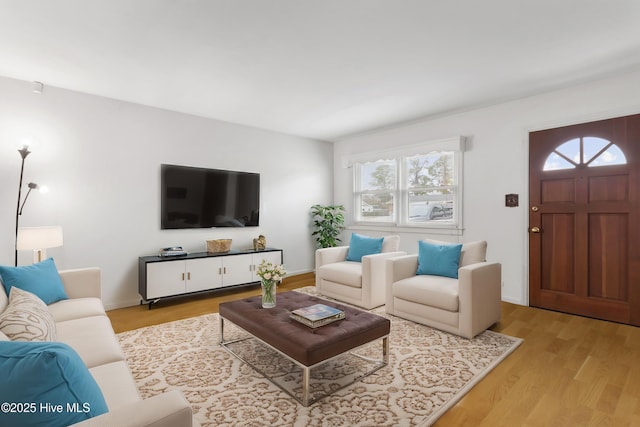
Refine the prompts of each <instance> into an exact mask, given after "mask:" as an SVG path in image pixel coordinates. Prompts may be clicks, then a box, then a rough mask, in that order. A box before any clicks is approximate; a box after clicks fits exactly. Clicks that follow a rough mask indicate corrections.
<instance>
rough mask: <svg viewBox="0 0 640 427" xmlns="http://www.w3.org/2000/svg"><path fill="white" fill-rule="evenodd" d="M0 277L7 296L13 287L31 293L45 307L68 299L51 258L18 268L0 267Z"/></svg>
mask: <svg viewBox="0 0 640 427" xmlns="http://www.w3.org/2000/svg"><path fill="white" fill-rule="evenodd" d="M0 277H1V278H2V284H3V285H4V289H5V291H6V293H7V295H9V291H11V287H12V286H15V287H16V288H20V289H22V290H25V291H27V292H31V293H32V294H34V295H36V296H37V297H38V298H40V299H41V300H42V301H44V303H45V304H47V305H49V304H51V303H54V302H56V301H60V300H63V299H67V298H68V297H67V293H66V292H65V291H64V285H63V284H62V279H60V275H59V274H58V269H57V268H56V264H55V263H54V262H53V258H48V259H45V260H44V261H42V262H39V263H36V264H32V265H25V266H19V267H7V266H4V265H0Z"/></svg>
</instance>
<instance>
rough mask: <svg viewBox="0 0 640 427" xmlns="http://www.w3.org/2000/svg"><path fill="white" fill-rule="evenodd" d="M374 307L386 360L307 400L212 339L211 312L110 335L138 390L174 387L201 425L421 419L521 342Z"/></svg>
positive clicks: (322, 373) (418, 422)
mask: <svg viewBox="0 0 640 427" xmlns="http://www.w3.org/2000/svg"><path fill="white" fill-rule="evenodd" d="M302 291H305V292H308V293H314V289H313V288H304V289H303V290H302ZM373 312H374V313H376V314H379V315H381V316H385V317H388V318H389V319H390V320H391V334H390V343H391V344H390V345H391V349H390V360H389V365H388V366H386V367H384V368H382V369H380V370H378V371H376V372H375V373H373V374H372V375H370V376H368V377H365V378H363V379H362V380H360V381H359V382H356V383H355V384H352V385H350V386H348V387H346V388H344V389H341V390H338V391H336V392H334V393H333V394H331V395H330V396H328V397H325V398H324V399H322V400H320V401H319V402H316V403H314V404H313V405H311V406H309V407H304V406H302V405H300V404H299V403H298V402H296V401H295V400H294V399H293V398H291V397H290V396H289V395H288V394H286V393H285V392H283V391H282V390H280V388H278V387H277V386H275V385H274V384H273V383H271V382H270V381H269V380H267V379H265V378H264V377H263V376H262V375H261V374H259V373H257V372H256V371H255V370H254V369H252V368H251V367H249V366H248V365H246V364H244V363H242V362H241V361H240V360H238V359H237V358H235V357H234V356H232V355H231V354H229V353H228V352H227V351H226V350H224V349H223V348H222V347H220V345H219V344H218V342H219V316H218V314H208V315H204V316H199V317H195V318H191V319H186V320H180V321H176V322H171V323H165V324H161V325H157V326H151V327H147V328H142V329H137V330H134V331H130V332H124V333H121V334H118V338H119V340H120V344H121V345H122V347H123V349H124V352H125V354H126V355H127V361H128V363H129V366H130V367H131V370H132V372H133V375H134V377H135V379H136V382H137V385H138V388H139V390H140V394H141V395H142V397H144V398H146V397H150V396H154V395H156V394H160V393H163V392H165V391H168V390H171V389H179V390H180V391H182V393H183V394H184V396H185V397H186V399H187V400H188V401H189V402H190V403H191V406H192V407H193V410H194V413H195V418H196V419H197V420H198V421H199V422H200V423H201V424H202V426H203V427H205V426H373V425H375V426H429V425H431V424H433V423H434V422H435V421H436V420H437V419H438V417H440V416H441V415H442V414H443V413H444V412H445V411H446V410H447V409H448V408H450V407H451V406H452V405H454V404H455V403H456V402H457V401H458V400H460V398H462V396H464V394H465V393H466V392H467V391H469V390H470V389H471V387H473V385H475V384H476V383H477V382H478V381H480V380H481V379H482V378H483V377H484V376H485V375H486V374H487V373H488V372H489V371H491V369H493V368H494V367H495V366H496V365H497V364H498V363H500V362H501V361H502V360H503V359H504V358H505V357H507V355H509V354H510V353H511V352H512V351H513V350H515V349H516V348H517V347H518V345H520V343H521V341H522V340H520V339H519V338H513V337H509V336H506V335H502V334H499V333H495V332H492V331H485V332H483V333H482V334H480V335H478V336H477V337H475V338H474V339H472V340H467V339H464V338H460V337H458V336H455V335H451V334H448V333H445V332H441V331H438V330H435V329H432V328H429V327H426V326H423V325H418V324H416V323H413V322H410V321H407V320H404V319H400V318H398V317H394V316H387V315H385V314H384V307H381V308H378V309H375V310H373ZM234 336H237V337H240V336H242V331H240V330H238V329H236V328H233V327H232V326H231V324H229V323H225V338H227V339H228V338H233V337H234ZM244 343H245V344H243V345H242V346H244V351H246V352H247V354H246V356H248V355H250V354H253V355H255V357H256V359H255V360H254V362H255V363H256V364H258V365H261V366H262V369H264V370H265V371H267V372H268V373H269V375H270V376H275V377H280V378H282V379H283V380H284V381H285V382H287V381H289V382H292V381H293V382H295V381H296V376H295V375H293V376H292V374H291V370H290V368H291V366H289V365H290V364H287V363H285V360H286V359H284V358H282V357H281V356H279V355H278V354H276V353H275V352H273V351H272V350H270V349H268V348H266V347H265V346H264V345H262V344H259V343H258V342H257V341H256V340H251V341H245V342H244ZM369 347H370V348H369ZM379 347H380V341H376V342H374V343H372V344H370V345H369V346H366V347H364V348H363V349H362V351H363V352H364V353H365V354H366V353H372V354H373V353H375V352H377V353H376V354H379V351H380V350H379ZM242 350H243V349H242V348H239V351H242ZM356 365H357V364H355V365H354V364H353V363H352V362H351V361H349V360H347V359H344V360H341V359H336V360H334V362H333V363H332V365H329V366H325V367H319V368H318V372H317V373H314V374H313V376H314V377H316V379H320V383H322V381H324V383H322V384H323V386H326V387H331V384H332V381H333V380H334V379H335V377H336V376H339V375H336V372H340V373H342V372H345V373H353V372H346V371H349V370H350V367H352V366H356ZM312 372H314V371H312Z"/></svg>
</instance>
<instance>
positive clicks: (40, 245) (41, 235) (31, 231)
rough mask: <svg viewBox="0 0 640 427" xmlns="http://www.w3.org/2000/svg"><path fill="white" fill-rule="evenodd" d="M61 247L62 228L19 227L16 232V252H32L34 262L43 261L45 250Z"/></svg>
mask: <svg viewBox="0 0 640 427" xmlns="http://www.w3.org/2000/svg"><path fill="white" fill-rule="evenodd" d="M58 246H62V227H60V226H59V225H55V226H50V227H21V228H20V229H19V230H18V241H17V243H16V248H17V249H18V250H28V249H33V250H34V262H39V261H42V259H44V257H45V256H46V255H45V253H46V252H45V249H47V248H55V247H58Z"/></svg>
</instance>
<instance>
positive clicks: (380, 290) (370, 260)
mask: <svg viewBox="0 0 640 427" xmlns="http://www.w3.org/2000/svg"><path fill="white" fill-rule="evenodd" d="M406 254H407V253H406V252H403V251H395V252H382V253H379V254H373V255H365V256H363V257H362V292H363V295H362V299H363V300H364V301H365V305H368V306H372V307H377V306H379V305H382V304H384V301H385V292H386V291H385V281H386V268H387V264H386V262H387V260H388V259H391V258H394V257H399V256H402V255H406ZM366 283H368V284H369V286H366V285H365V284H366Z"/></svg>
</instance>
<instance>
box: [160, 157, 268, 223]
mask: <svg viewBox="0 0 640 427" xmlns="http://www.w3.org/2000/svg"><path fill="white" fill-rule="evenodd" d="M160 174H161V179H160V181H161V205H162V206H161V209H160V210H161V220H160V223H161V228H162V229H163V230H165V229H175V228H211V227H257V226H258V225H259V221H258V219H259V211H260V174H257V173H251V172H236V171H228V170H219V169H206V168H195V167H190V166H176V165H167V164H163V165H161V172H160Z"/></svg>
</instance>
